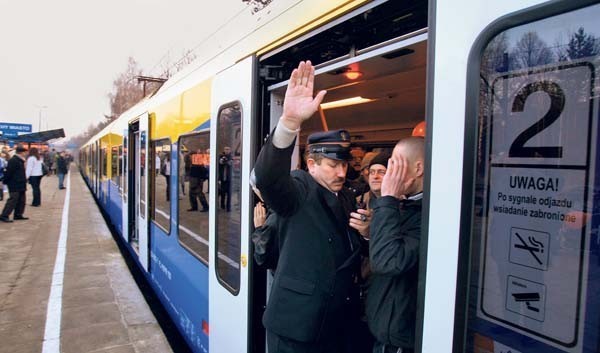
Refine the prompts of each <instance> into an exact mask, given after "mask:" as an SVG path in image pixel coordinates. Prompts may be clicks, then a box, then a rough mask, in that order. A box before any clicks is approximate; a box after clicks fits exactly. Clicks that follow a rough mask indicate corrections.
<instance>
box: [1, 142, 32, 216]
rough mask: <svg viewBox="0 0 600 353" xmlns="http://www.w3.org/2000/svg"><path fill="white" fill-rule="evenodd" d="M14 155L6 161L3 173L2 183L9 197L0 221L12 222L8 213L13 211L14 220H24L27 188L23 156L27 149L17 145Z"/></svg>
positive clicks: (24, 156) (25, 154)
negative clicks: (6, 164) (6, 187)
mask: <svg viewBox="0 0 600 353" xmlns="http://www.w3.org/2000/svg"><path fill="white" fill-rule="evenodd" d="M15 152H16V153H15V155H14V156H13V157H12V158H11V159H10V160H9V161H8V166H7V167H6V172H5V173H4V183H5V184H6V186H8V193H9V199H8V201H6V205H4V210H3V211H2V215H0V221H2V222H12V220H11V219H10V218H9V217H10V214H11V213H12V212H13V210H14V211H15V217H14V219H16V220H25V219H28V218H27V217H24V216H23V213H24V212H25V191H26V190H27V177H26V176H25V158H26V156H27V149H26V148H25V147H23V146H17V148H16V150H15Z"/></svg>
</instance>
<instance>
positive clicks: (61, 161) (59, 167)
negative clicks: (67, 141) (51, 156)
mask: <svg viewBox="0 0 600 353" xmlns="http://www.w3.org/2000/svg"><path fill="white" fill-rule="evenodd" d="M56 156H57V157H56V174H57V175H58V189H59V190H63V189H66V187H65V186H64V181H65V175H67V173H68V172H69V161H68V160H67V159H66V158H65V154H64V152H62V151H61V152H59V153H57V154H56Z"/></svg>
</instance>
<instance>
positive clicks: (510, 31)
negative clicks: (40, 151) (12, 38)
mask: <svg viewBox="0 0 600 353" xmlns="http://www.w3.org/2000/svg"><path fill="white" fill-rule="evenodd" d="M214 6H219V5H218V4H215V5H214ZM240 7H241V8H242V11H240V12H239V13H237V14H235V15H234V18H233V20H232V21H229V22H228V24H227V25H224V26H223V27H222V28H220V29H219V30H218V32H217V33H216V34H215V35H214V36H212V37H210V38H208V39H207V40H205V41H203V42H202V45H201V46H200V48H199V49H198V50H197V52H198V53H200V54H199V55H198V57H197V58H196V59H195V60H194V62H193V63H191V64H190V65H189V66H188V67H186V68H185V69H184V70H182V71H181V72H179V73H177V74H176V75H175V76H173V77H172V78H170V79H169V80H168V81H166V82H165V83H164V84H163V85H162V87H161V88H160V89H159V90H158V91H157V92H155V93H153V94H152V95H150V96H149V97H147V98H145V99H144V100H143V101H141V102H139V103H138V104H137V105H135V106H134V107H133V108H131V109H130V110H128V111H127V112H125V113H123V114H122V115H121V116H120V117H118V118H117V119H116V120H115V121H114V122H112V123H111V124H110V125H108V126H107V127H106V128H104V129H103V130H102V131H100V132H99V133H98V134H97V135H95V136H94V137H92V138H91V139H90V140H89V141H87V142H86V143H85V144H84V145H83V146H82V147H81V148H80V150H79V157H78V162H79V167H80V170H81V174H82V175H83V177H84V178H85V180H86V182H87V184H88V186H89V188H90V190H91V191H92V193H93V195H94V197H95V198H96V199H97V201H98V204H99V205H100V207H101V208H102V209H103V211H104V212H105V213H106V214H107V215H108V219H109V221H110V222H111V223H112V226H113V227H114V228H115V229H116V230H117V233H118V238H119V239H120V241H121V242H122V243H123V244H125V247H126V248H127V249H128V253H129V255H130V256H131V257H132V258H133V259H134V260H135V261H134V262H135V263H136V265H137V266H139V268H140V269H141V271H142V272H143V273H144V275H145V276H146V278H147V279H148V282H149V283H150V284H151V287H152V290H153V291H154V292H155V293H156V294H157V296H158V298H159V299H160V301H161V303H162V304H163V306H164V307H165V308H166V310H167V312H168V313H169V315H170V316H171V317H172V319H173V321H174V322H175V324H176V326H177V329H178V330H179V332H181V334H182V336H183V337H184V338H185V340H186V342H187V344H188V345H189V347H190V348H191V350H192V351H194V352H203V353H206V352H211V353H240V352H267V351H268V347H266V343H265V330H264V328H263V326H262V324H261V316H262V313H263V311H264V307H265V303H266V302H267V301H268V295H269V286H270V285H271V277H270V273H269V272H268V271H266V270H264V269H261V268H259V267H258V266H256V265H255V263H254V262H253V260H252V258H253V254H252V243H251V240H250V235H251V233H252V231H253V222H252V213H253V212H252V209H253V206H254V203H255V202H256V199H255V197H254V195H253V193H252V190H251V188H250V186H249V183H248V180H249V175H250V172H251V170H252V168H253V164H254V161H255V159H256V156H257V155H258V152H259V151H260V148H261V146H262V144H263V143H264V139H265V137H266V136H267V135H268V134H269V133H270V132H271V131H272V129H273V128H274V127H275V125H276V122H277V120H278V118H279V116H280V115H281V112H282V101H283V98H284V95H285V90H286V86H287V84H288V81H287V80H288V77H289V74H290V72H291V71H292V70H293V68H294V67H295V66H296V65H297V64H298V62H299V61H301V60H311V62H312V63H313V64H314V65H315V67H316V71H315V74H316V76H315V90H321V89H326V90H327V91H328V93H327V95H326V97H325V100H324V102H323V103H322V105H321V109H320V110H319V113H318V114H315V116H314V117H313V118H311V119H310V120H309V121H307V122H306V123H305V124H304V125H303V128H302V130H301V131H300V132H299V133H298V139H297V145H296V146H295V150H294V159H293V161H292V165H291V166H290V169H295V168H297V167H298V166H300V165H301V157H300V156H301V151H302V150H303V149H304V146H305V141H306V137H307V135H308V134H310V133H312V132H315V131H321V130H327V129H339V128H344V129H346V130H348V131H349V132H350V134H351V136H352V143H353V145H354V146H360V148H362V150H363V152H365V151H378V150H385V149H387V148H390V147H393V146H394V144H395V142H396V141H398V140H399V139H401V138H403V137H406V136H409V135H410V134H411V132H412V130H413V128H414V127H415V126H416V125H418V124H419V123H420V122H422V121H423V120H424V121H425V123H426V128H425V139H426V156H427V158H426V176H425V183H424V199H423V200H424V201H423V205H424V208H423V216H422V219H423V224H422V238H421V255H420V261H419V283H418V302H417V308H416V310H417V314H418V315H417V317H418V319H417V322H415V330H416V337H417V339H416V343H415V344H416V347H415V351H416V352H427V353H444V352H475V353H484V352H485V353H488V352H489V353H491V352H493V353H500V352H502V353H508V352H512V353H516V352H522V353H526V352H528V353H530V352H569V353H591V352H599V351H600V295H599V294H600V281H599V277H600V238H599V234H598V233H599V232H598V226H599V224H600V216H599V212H597V211H598V210H599V209H600V199H599V197H600V193H599V192H598V188H597V187H599V186H600V173H599V172H600V170H599V169H598V168H599V167H600V163H596V162H598V160H599V159H598V158H599V156H598V146H600V144H599V140H598V129H599V125H598V114H599V109H598V100H599V89H600V86H599V84H598V67H599V58H600V24H599V22H598V20H597V19H598V18H600V4H598V2H597V1H587V0H568V1H567V0H552V1H544V0H521V1H495V2H489V1H478V0H453V1H448V0H430V1H422V0H388V1H386V0H327V1H322V0H273V1H258V0H247V1H243V2H240ZM190 35H191V34H190ZM224 154H228V155H230V156H231V165H232V171H231V179H230V180H229V182H231V188H230V190H231V191H230V193H229V194H228V195H223V193H221V195H219V191H218V184H219V182H220V181H221V180H222V178H223V173H225V172H224V171H223V170H222V168H219V167H218V166H219V158H221V157H222V156H223V155H224ZM192 158H198V161H199V160H202V161H204V162H203V163H202V164H204V165H205V166H206V168H205V170H204V171H203V172H204V173H205V176H204V178H203V183H202V184H201V185H194V187H198V188H201V189H202V190H203V193H204V194H205V195H206V200H205V201H204V200H202V199H201V198H200V199H196V198H194V201H195V202H196V206H195V207H194V202H193V201H192V200H191V199H190V197H189V188H190V180H189V178H187V177H186V175H188V173H189V168H188V166H189V164H190V160H191V159H192ZM186 165H188V166H186ZM549 184H551V185H552V186H551V187H548V185H549ZM224 198H225V199H224ZM198 202H200V203H201V204H202V208H200V206H199V205H198ZM201 211H206V212H201Z"/></svg>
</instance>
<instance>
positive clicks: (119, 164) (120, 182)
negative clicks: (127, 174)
mask: <svg viewBox="0 0 600 353" xmlns="http://www.w3.org/2000/svg"><path fill="white" fill-rule="evenodd" d="M117 174H118V175H119V178H118V179H117V185H118V186H119V194H120V193H122V192H123V189H122V187H123V146H119V154H118V158H117Z"/></svg>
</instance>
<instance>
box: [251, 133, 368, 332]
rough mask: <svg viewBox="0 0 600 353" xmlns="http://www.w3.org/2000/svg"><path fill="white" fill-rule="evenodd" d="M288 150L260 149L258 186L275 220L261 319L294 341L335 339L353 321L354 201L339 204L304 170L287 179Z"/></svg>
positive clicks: (341, 195) (345, 195) (343, 196)
mask: <svg viewBox="0 0 600 353" xmlns="http://www.w3.org/2000/svg"><path fill="white" fill-rule="evenodd" d="M293 149H294V144H292V145H291V146H290V147H288V148H285V149H279V148H276V147H275V146H273V144H272V141H271V139H269V140H268V141H267V143H266V144H265V146H263V148H262V150H261V152H260V154H259V156H258V159H257V162H256V165H255V173H256V181H257V187H258V189H259V190H260V191H261V194H262V196H263V198H264V200H265V203H266V204H267V205H269V206H270V207H271V208H272V210H273V211H274V212H275V213H276V214H277V216H278V218H279V219H278V223H277V227H278V231H277V235H278V237H279V242H278V246H279V258H278V262H277V271H276V272H275V278H274V282H273V286H272V289H271V295H270V297H269V302H268V303H267V308H266V311H265V313H264V316H263V324H264V326H265V328H266V329H267V330H269V331H271V332H273V333H275V334H277V335H280V336H283V337H287V338H290V339H293V340H296V341H301V342H320V341H326V340H333V339H339V332H340V330H342V329H343V328H344V326H345V325H348V323H349V322H352V320H353V319H354V318H358V317H359V313H360V303H359V287H358V284H357V275H358V272H359V268H360V243H359V235H358V233H356V232H354V231H352V230H351V228H349V227H348V214H349V211H350V209H349V208H353V207H354V205H355V200H354V197H353V196H354V195H353V194H351V193H350V192H348V191H345V190H342V191H340V192H338V197H336V195H335V194H333V193H332V192H330V191H328V190H327V189H325V188H324V187H322V186H321V185H319V184H318V183H317V182H316V181H315V180H314V179H313V178H312V176H310V174H308V173H307V172H305V171H300V170H297V171H293V172H291V173H290V171H289V166H290V165H291V155H292V151H293Z"/></svg>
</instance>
